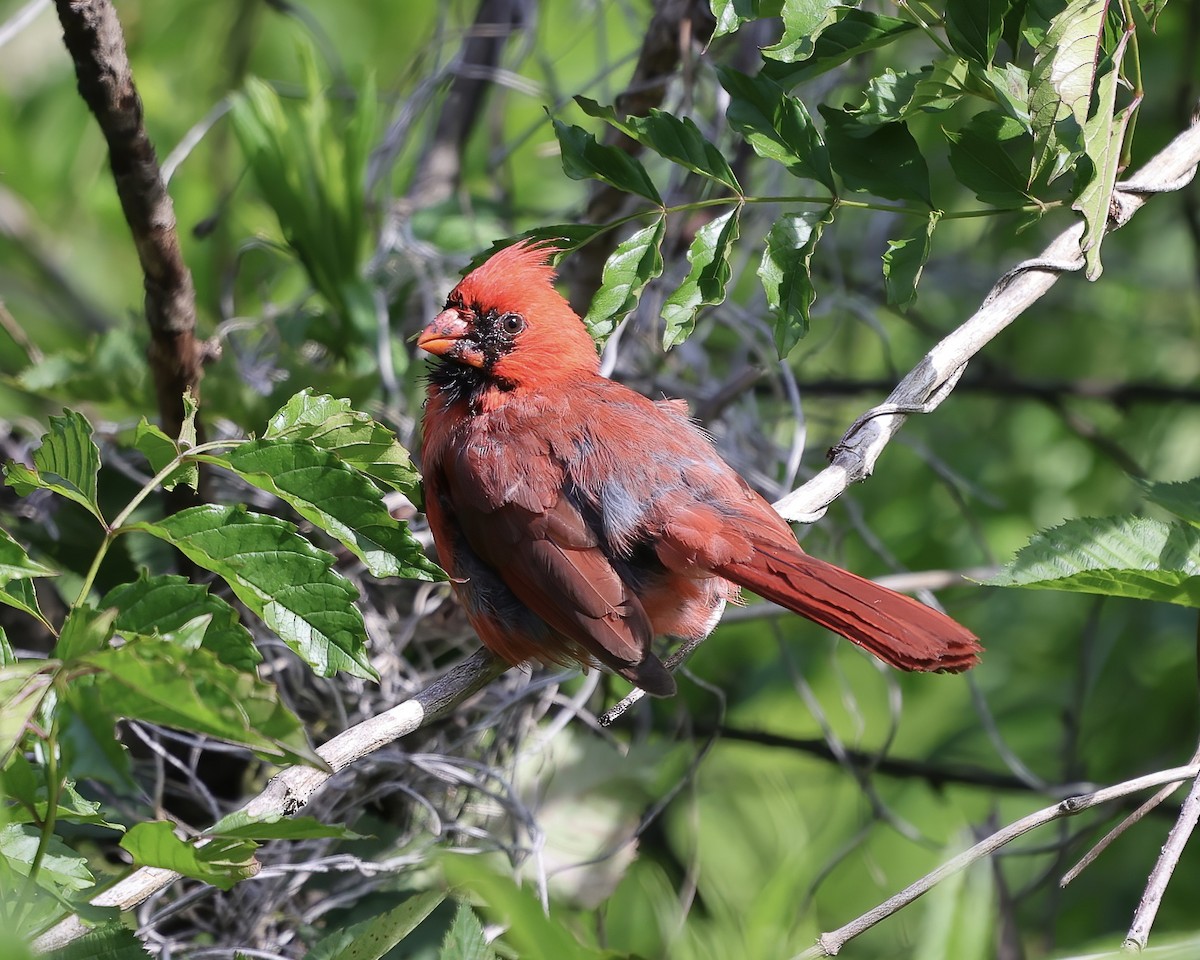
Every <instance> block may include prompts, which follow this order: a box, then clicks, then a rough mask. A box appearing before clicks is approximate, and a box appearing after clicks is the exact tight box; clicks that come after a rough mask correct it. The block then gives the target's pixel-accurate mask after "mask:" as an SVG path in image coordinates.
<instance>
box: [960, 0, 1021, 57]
mask: <svg viewBox="0 0 1200 960" xmlns="http://www.w3.org/2000/svg"><path fill="white" fill-rule="evenodd" d="M1009 8H1010V4H1009V2H1008V0H946V39H948V40H949V41H950V46H952V47H953V48H954V49H955V50H956V51H957V52H958V53H960V54H962V55H963V56H964V57H966V58H967V59H968V60H974V61H976V62H978V63H981V64H983V65H985V66H986V65H989V64H991V62H992V58H993V57H995V55H996V45H997V44H998V43H999V42H1000V34H1001V32H1002V31H1003V29H1004V18H1005V16H1007V15H1008V11H1009Z"/></svg>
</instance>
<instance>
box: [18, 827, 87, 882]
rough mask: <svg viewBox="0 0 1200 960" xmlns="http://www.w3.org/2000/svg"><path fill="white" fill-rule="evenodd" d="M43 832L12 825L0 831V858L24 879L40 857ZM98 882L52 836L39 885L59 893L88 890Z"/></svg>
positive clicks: (61, 843) (74, 856)
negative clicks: (39, 849) (38, 852)
mask: <svg viewBox="0 0 1200 960" xmlns="http://www.w3.org/2000/svg"><path fill="white" fill-rule="evenodd" d="M40 838H41V830H39V829H37V828H35V827H32V826H29V825H28V824H20V823H11V824H9V825H8V826H6V827H4V828H3V829H0V857H3V858H4V860H5V862H6V863H7V864H8V866H9V868H10V869H11V870H12V871H13V872H14V873H15V874H16V875H17V876H20V877H28V876H29V869H30V867H31V866H32V865H33V860H34V857H35V856H37V849H38V841H39V840H40ZM95 882H96V880H95V878H94V877H93V876H92V874H91V872H90V871H89V870H88V868H87V860H85V859H84V858H83V857H81V856H79V855H78V854H76V853H75V851H74V850H72V849H71V848H70V847H68V846H67V845H66V844H65V843H63V842H62V841H61V840H59V839H58V837H55V836H51V837H50V838H49V842H48V843H47V845H46V852H45V855H44V856H43V857H42V861H41V867H40V868H39V869H38V875H37V880H36V883H37V885H38V886H39V887H41V888H42V889H43V890H50V891H52V892H53V893H56V894H60V895H61V894H63V893H67V892H78V891H80V890H87V889H88V888H89V887H91V886H93V885H94V884H95Z"/></svg>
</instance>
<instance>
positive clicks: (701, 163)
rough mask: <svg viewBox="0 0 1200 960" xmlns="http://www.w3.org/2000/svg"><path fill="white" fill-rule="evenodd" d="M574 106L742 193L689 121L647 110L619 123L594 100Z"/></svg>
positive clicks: (578, 99)
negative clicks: (645, 114) (640, 114)
mask: <svg viewBox="0 0 1200 960" xmlns="http://www.w3.org/2000/svg"><path fill="white" fill-rule="evenodd" d="M575 102H576V103H577V104H578V105H579V107H580V109H581V110H583V112H584V113H586V114H587V115H588V116H589V117H595V118H596V119H597V120H603V121H605V122H606V123H609V124H611V125H612V126H613V127H615V128H616V129H618V130H620V131H621V132H622V133H624V134H625V135H626V136H628V137H630V138H631V139H633V140H636V141H637V142H638V143H640V144H642V145H643V146H645V147H648V148H649V149H651V150H653V151H654V152H655V153H657V154H658V155H659V156H661V157H665V158H666V159H668V160H670V161H672V162H673V163H677V164H679V165H680V166H682V167H685V168H686V169H688V170H691V171H692V172H693V173H698V174H700V175H701V176H702V177H708V178H709V179H710V180H715V181H716V182H717V183H721V184H723V185H725V186H727V187H729V188H730V189H731V190H734V191H736V192H737V193H739V194H740V193H741V192H742V188H741V185H740V184H739V183H738V182H737V177H735V176H734V175H733V170H731V169H730V167H729V163H728V161H727V160H726V159H725V157H724V155H723V154H722V153H721V151H720V150H718V149H717V148H716V146H714V145H713V144H712V143H711V142H710V141H709V140H708V138H707V137H705V136H704V134H702V133H701V132H700V130H699V128H698V127H697V126H696V124H694V123H693V122H692V121H691V120H690V119H689V118H687V117H682V118H681V117H677V116H675V115H674V114H671V113H664V112H663V111H661V110H654V109H651V111H650V115H649V116H646V117H638V116H628V117H626V118H625V119H624V120H622V119H621V118H620V117H618V116H617V113H616V111H615V110H614V109H613V108H612V107H605V106H601V105H600V104H598V103H597V102H596V101H595V100H590V99H588V98H587V97H576V98H575Z"/></svg>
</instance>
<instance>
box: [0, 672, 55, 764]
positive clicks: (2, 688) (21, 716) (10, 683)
mask: <svg viewBox="0 0 1200 960" xmlns="http://www.w3.org/2000/svg"><path fill="white" fill-rule="evenodd" d="M54 666H56V665H55V664H53V663H51V662H49V661H46V660H18V661H17V662H15V663H9V664H8V665H6V666H3V667H0V763H3V762H4V760H5V758H7V757H8V755H9V753H10V752H11V751H12V750H13V749H14V748H15V747H16V746H17V744H18V743H20V741H21V737H23V736H24V735H25V729H26V726H27V725H28V723H29V720H30V718H31V717H33V715H34V714H35V713H37V711H38V710H39V709H41V706H42V701H43V700H44V699H45V698H46V694H47V693H49V692H50V689H51V684H52V683H53V682H54V676H53V669H54Z"/></svg>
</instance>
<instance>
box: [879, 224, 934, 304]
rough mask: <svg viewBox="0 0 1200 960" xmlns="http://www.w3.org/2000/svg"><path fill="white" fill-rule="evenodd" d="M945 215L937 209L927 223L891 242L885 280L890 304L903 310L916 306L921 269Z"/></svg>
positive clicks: (884, 266)
mask: <svg viewBox="0 0 1200 960" xmlns="http://www.w3.org/2000/svg"><path fill="white" fill-rule="evenodd" d="M941 218H942V213H941V211H940V210H933V211H931V212H930V214H929V217H928V219H926V221H925V222H924V223H921V224H918V225H917V226H916V227H915V228H914V229H913V230H911V231H909V232H908V233H907V234H905V235H904V236H903V237H901V238H900V239H899V240H889V241H888V248H887V251H886V252H885V253H884V255H883V282H884V287H885V288H886V289H887V301H888V303H890V304H894V305H895V306H896V307H898V308H899V309H900V310H902V311H903V310H907V309H908V308H909V307H910V306H912V303H913V301H914V300H916V298H917V284H918V283H920V282H921V271H922V270H924V269H925V262H926V261H927V260H928V259H929V247H930V243H931V241H932V239H933V231H934V228H936V227H937V225H938V221H939V220H941Z"/></svg>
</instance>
